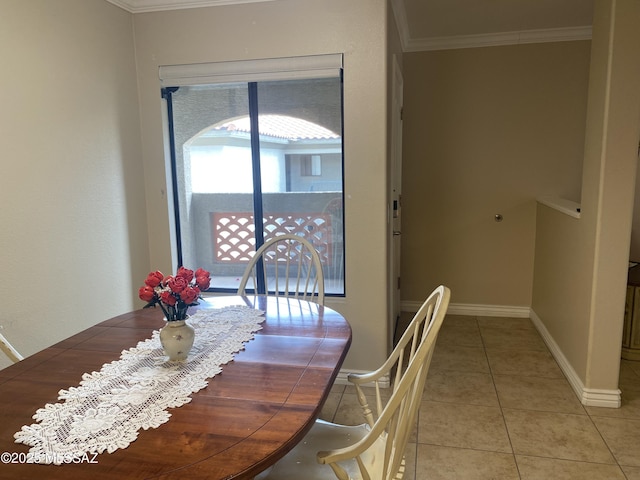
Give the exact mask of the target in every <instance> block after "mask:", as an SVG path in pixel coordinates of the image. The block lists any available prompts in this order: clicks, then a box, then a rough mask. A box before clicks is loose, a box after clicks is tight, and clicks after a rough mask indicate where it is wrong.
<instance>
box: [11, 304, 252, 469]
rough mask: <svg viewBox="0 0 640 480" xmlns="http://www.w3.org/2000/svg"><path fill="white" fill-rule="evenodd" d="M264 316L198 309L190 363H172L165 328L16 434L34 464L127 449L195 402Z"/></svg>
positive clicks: (242, 311)
mask: <svg viewBox="0 0 640 480" xmlns="http://www.w3.org/2000/svg"><path fill="white" fill-rule="evenodd" d="M263 321H264V313H263V312H261V311H259V310H254V309H252V308H249V307H246V306H237V307H225V308H220V309H210V310H199V311H197V312H196V313H195V314H194V315H192V316H191V317H190V318H189V320H188V323H189V324H190V325H191V326H192V327H193V328H194V329H195V342H194V345H193V348H192V349H191V352H190V353H189V358H188V360H187V362H169V361H168V357H166V356H165V355H164V354H163V351H162V346H161V345H160V337H159V331H158V330H156V331H154V332H153V334H152V336H151V338H150V339H147V340H144V341H142V342H140V343H138V345H137V346H135V347H134V348H131V349H129V350H125V351H123V352H122V355H121V357H120V360H117V361H114V362H111V363H108V364H105V365H104V366H103V367H102V369H101V370H100V371H99V372H93V373H85V374H84V375H83V376H82V381H81V382H80V385H79V386H78V387H71V388H69V389H68V390H60V392H59V396H58V399H59V400H63V401H62V402H59V403H55V404H50V403H49V404H46V405H45V406H44V408H40V409H38V410H37V411H36V413H35V415H34V416H33V418H34V419H35V420H36V421H37V422H38V423H34V424H32V425H26V426H23V427H22V429H21V430H20V431H19V432H17V433H16V434H15V435H14V437H15V439H16V440H15V441H16V443H23V444H25V445H29V446H30V447H31V448H30V450H29V455H28V457H27V458H28V459H31V460H32V461H34V462H36V463H54V464H58V465H59V464H61V463H67V461H68V459H69V458H82V457H83V456H86V455H87V454H88V453H91V454H97V453H103V452H105V451H107V452H109V453H112V452H114V451H115V450H117V449H119V448H126V447H128V446H129V444H130V443H131V442H133V441H134V440H135V439H136V438H137V437H138V431H139V430H140V429H141V428H142V429H144V430H147V429H149V428H158V427H159V426H160V425H162V424H163V423H166V422H167V421H168V420H169V417H170V416H171V414H170V413H169V412H168V411H167V409H169V408H175V407H180V406H182V405H184V404H185V403H188V402H190V401H191V397H190V395H191V394H192V393H195V392H197V391H199V390H200V389H202V388H204V387H206V386H207V379H208V378H211V377H213V376H215V375H217V374H218V373H220V372H221V371H222V365H224V364H226V363H228V362H230V361H231V360H233V357H234V355H235V354H236V353H237V352H238V351H240V350H242V349H243V348H244V343H246V342H248V341H249V340H251V339H253V337H254V333H255V332H257V331H258V330H260V329H261V328H262V327H261V323H262V322H263Z"/></svg>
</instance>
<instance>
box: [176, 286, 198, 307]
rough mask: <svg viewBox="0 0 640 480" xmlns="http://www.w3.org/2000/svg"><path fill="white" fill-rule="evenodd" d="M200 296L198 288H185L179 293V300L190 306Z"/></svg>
mask: <svg viewBox="0 0 640 480" xmlns="http://www.w3.org/2000/svg"><path fill="white" fill-rule="evenodd" d="M199 296H200V290H199V289H198V287H187V288H185V289H184V290H182V292H180V300H182V301H183V302H184V303H186V304H187V305H190V304H192V303H193V302H195V301H196V300H197V298H198V297H199Z"/></svg>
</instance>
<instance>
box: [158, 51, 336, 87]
mask: <svg viewBox="0 0 640 480" xmlns="http://www.w3.org/2000/svg"><path fill="white" fill-rule="evenodd" d="M341 69H342V54H341V53H336V54H327V55H311V56H304V57H286V58H268V59H260V60H238V61H229V62H214V63H196V64H189V65H161V66H160V68H159V75H160V83H161V85H162V86H163V87H180V86H185V85H209V84H214V83H235V82H258V81H273V80H292V79H303V78H325V77H336V76H338V75H339V74H340V70H341Z"/></svg>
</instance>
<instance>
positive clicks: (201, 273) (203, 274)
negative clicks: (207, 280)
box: [195, 268, 211, 278]
mask: <svg viewBox="0 0 640 480" xmlns="http://www.w3.org/2000/svg"><path fill="white" fill-rule="evenodd" d="M195 276H196V278H198V277H210V276H211V274H210V273H209V272H207V271H206V270H205V269H204V268H199V269H197V270H196V273H195Z"/></svg>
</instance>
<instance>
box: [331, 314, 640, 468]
mask: <svg viewBox="0 0 640 480" xmlns="http://www.w3.org/2000/svg"><path fill="white" fill-rule="evenodd" d="M620 389H621V390H622V407H621V408H619V409H609V408H596V407H584V406H583V405H582V404H581V403H580V401H579V400H578V398H577V397H576V395H575V394H574V392H573V390H572V389H571V387H570V385H569V383H568V382H567V380H566V379H565V377H564V376H563V373H562V371H561V370H560V368H559V367H558V365H557V364H556V362H555V360H554V358H553V357H552V356H551V354H550V353H549V350H548V349H547V347H546V345H545V344H544V342H543V340H542V338H541V337H540V335H539V334H538V332H537V330H536V329H535V327H534V326H533V324H532V323H531V321H530V320H528V319H520V318H513V319H511V318H509V319H507V318H493V317H472V316H454V315H449V316H447V318H446V319H445V322H444V324H443V327H442V330H441V333H440V336H439V337H438V341H437V344H436V350H435V352H434V356H433V361H432V364H431V369H430V370H429V376H428V378H427V386H426V387H425V392H424V395H423V398H422V406H421V408H420V412H419V419H418V425H417V430H416V434H415V435H414V437H413V438H412V440H411V443H410V444H409V446H408V448H407V454H406V459H407V470H408V475H407V477H406V478H407V479H408V480H414V479H415V480H423V479H424V480H436V479H447V480H452V479H453V480H457V479H461V480H476V479H477V480H489V479H491V480H503V479H504V480H512V479H522V480H538V479H540V480H548V479H553V480H568V479H571V480H573V479H581V480H582V479H587V480H589V479H594V480H609V479H611V480H616V479H628V480H640V362H630V361H625V360H623V361H622V365H621V370H620ZM321 416H322V418H324V419H326V420H331V421H335V422H338V423H347V424H355V423H362V421H361V416H360V409H359V406H358V403H357V400H356V396H355V393H354V390H353V388H352V387H349V386H344V385H336V386H334V388H333V390H332V393H331V395H330V398H329V400H328V401H327V403H326V405H325V407H324V409H323V413H322V415H321Z"/></svg>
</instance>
